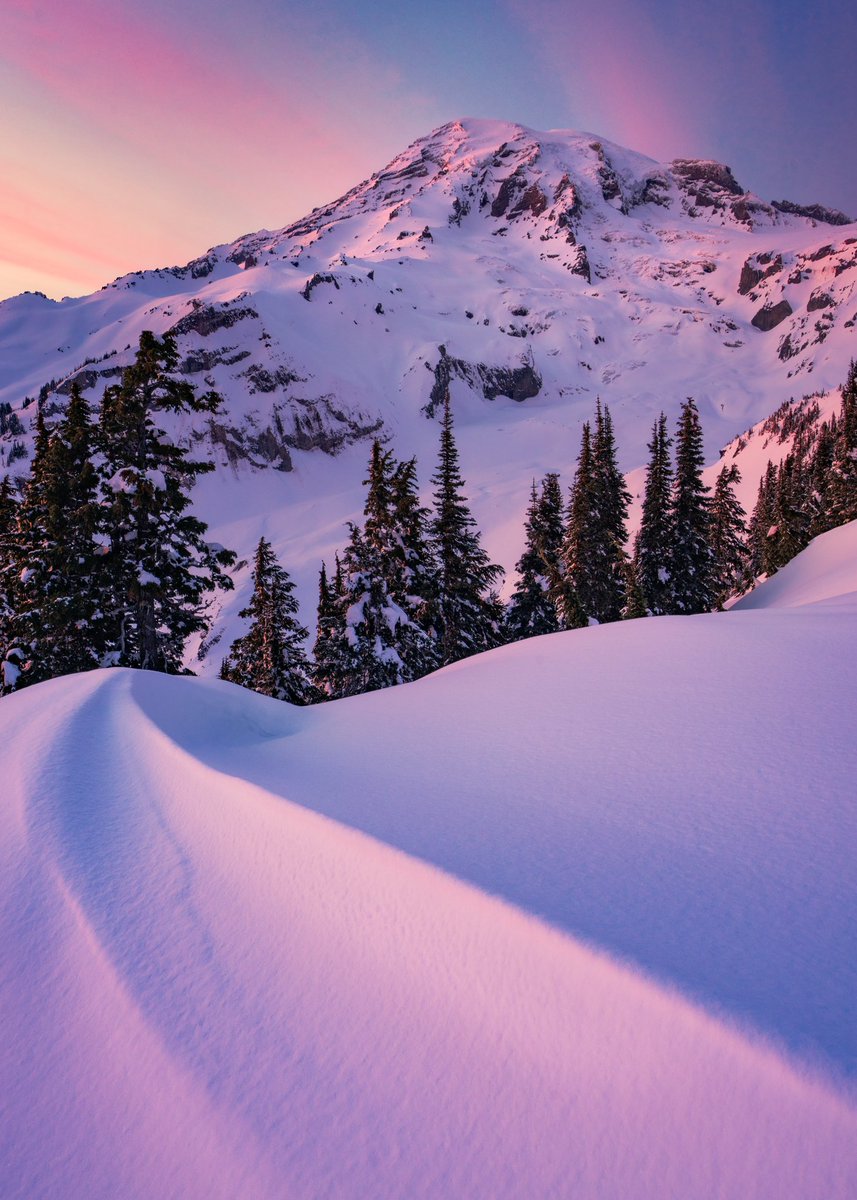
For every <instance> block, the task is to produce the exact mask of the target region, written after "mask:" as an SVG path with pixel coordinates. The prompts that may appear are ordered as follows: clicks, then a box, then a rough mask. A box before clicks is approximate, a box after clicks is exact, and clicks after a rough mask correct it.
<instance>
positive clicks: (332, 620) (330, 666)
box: [312, 555, 351, 700]
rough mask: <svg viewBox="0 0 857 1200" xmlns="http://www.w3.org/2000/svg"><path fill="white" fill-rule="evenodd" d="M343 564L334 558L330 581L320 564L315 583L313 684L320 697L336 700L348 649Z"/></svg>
mask: <svg viewBox="0 0 857 1200" xmlns="http://www.w3.org/2000/svg"><path fill="white" fill-rule="evenodd" d="M344 591H345V587H344V583H343V578H342V565H341V563H340V561H339V556H338V555H337V559H336V572H335V574H334V577H333V581H332V582H329V581H328V578H327V569H326V567H325V565H324V563H322V564H321V573H320V575H319V580H318V623H317V626H316V638H315V645H314V646H313V669H312V681H313V684H314V685H315V688H316V691H317V693H318V694H319V696H321V697H323V698H326V699H328V700H335V699H336V698H337V697H339V696H343V695H345V687H346V678H347V673H348V670H349V666H350V660H351V648H350V646H349V643H348V638H347V636H346V631H345V596H344Z"/></svg>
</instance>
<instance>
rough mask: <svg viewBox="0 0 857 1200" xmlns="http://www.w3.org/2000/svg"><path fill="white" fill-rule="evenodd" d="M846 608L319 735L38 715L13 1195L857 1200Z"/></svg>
mask: <svg viewBox="0 0 857 1200" xmlns="http://www.w3.org/2000/svg"><path fill="white" fill-rule="evenodd" d="M853 537H854V530H853V529H851V530H840V531H836V532H835V534H833V535H829V537H828V538H825V539H821V540H820V541H819V542H818V543H816V545H815V546H814V547H811V548H810V550H809V551H807V552H806V554H805V555H804V556H801V558H800V559H798V560H796V561H795V563H794V564H792V566H791V567H790V568H788V569H787V571H784V572H783V573H782V580H783V581H784V583H785V582H786V581H787V580H788V578H789V576H791V578H792V579H793V580H794V579H796V578H797V577H799V576H800V575H801V574H802V575H803V576H804V577H805V579H806V580H809V578H810V576H814V575H815V572H816V567H817V565H818V564H817V563H816V559H817V558H819V557H821V558H823V559H824V561H825V562H826V563H827V566H828V567H831V570H830V571H828V576H827V578H828V580H829V581H830V580H832V579H833V571H832V560H833V557H834V552H833V551H830V550H829V549H828V551H825V546H827V547H828V548H829V547H830V546H834V547H836V545H837V544H839V551H837V553H839V552H840V551H841V553H843V554H846V553H850V554H852V561H853ZM849 539H851V540H850V541H849ZM802 564H803V565H802ZM816 578H818V579H820V578H821V574H819V575H818V576H816ZM773 583H776V580H775V581H773ZM768 586H769V588H771V587H772V586H773V584H771V585H768ZM839 587H840V584H839V583H838V582H836V583H835V584H833V583H830V582H828V584H827V585H825V584H823V582H819V583H818V584H817V586H816V588H815V597H814V598H815V599H816V600H818V601H822V602H821V603H814V604H808V603H806V602H805V600H802V599H800V597H798V599H797V600H795V603H797V604H799V605H801V607H795V608H777V607H771V608H770V609H768V610H763V611H755V612H740V611H739V612H730V613H726V614H718V615H712V616H710V617H690V618H660V619H658V620H649V621H636V622H629V623H626V624H622V625H614V626H608V627H604V628H593V629H589V630H582V631H578V632H575V633H570V634H559V635H555V636H553V637H548V638H539V639H536V640H533V641H531V642H529V643H521V644H518V645H515V646H511V647H507V648H505V649H503V650H501V651H497V652H494V653H492V654H490V655H485V656H481V657H480V658H476V659H472V660H470V661H467V662H464V663H461V664H458V665H457V666H455V667H453V668H450V669H447V670H446V671H443V672H440V673H439V674H437V675H435V676H433V677H431V678H429V679H426V680H424V681H422V682H421V683H419V684H414V685H410V686H408V687H405V688H398V689H393V690H390V691H387V692H383V693H376V694H374V695H370V696H365V697H359V698H356V699H353V700H348V701H340V702H337V703H334V704H329V705H324V706H319V707H317V708H314V709H310V710H298V709H294V708H291V707H289V706H288V705H285V704H281V703H278V702H275V701H269V700H265V699H263V698H261V697H258V696H255V695H252V694H250V693H247V692H244V691H241V690H240V689H238V688H235V687H233V686H231V685H228V684H223V683H218V682H214V681H211V682H209V681H200V680H189V679H181V678H178V679H177V678H165V677H160V676H156V675H148V674H145V673H134V672H129V671H109V672H108V671H105V672H93V673H91V674H88V675H84V676H77V677H72V678H68V679H61V680H56V681H53V682H52V683H48V684H42V685H38V686H36V687H33V688H31V689H29V690H27V691H25V692H23V693H21V694H19V695H16V696H13V697H10V698H9V699H7V700H4V701H3V702H2V703H0V723H2V730H0V778H2V780H3V787H2V802H0V859H2V861H0V907H1V908H2V942H0V1028H2V1039H0V1194H2V1196H3V1197H4V1200H12V1198H16V1200H18V1198H20V1200H24V1198H26V1200H38V1198H45V1200H47V1198H50V1200H61V1198H74V1200H83V1198H86V1200H108V1198H109V1200H115V1198H117V1197H121V1198H122V1200H134V1198H140V1200H142V1198H146V1200H149V1198H151V1197H158V1198H159V1200H160V1198H165V1200H166V1198H175V1200H179V1198H182V1200H187V1198H191V1200H196V1198H197V1197H198V1198H199V1200H203V1198H204V1200H214V1198H219V1197H223V1198H228V1200H235V1198H237V1197H242V1198H243V1197H247V1198H248V1200H257V1198H258V1200H265V1198H268V1197H277V1198H278V1200H279V1198H280V1197H311V1198H313V1200H314V1198H317V1197H348V1198H352V1197H353V1198H355V1200H356V1198H360V1200H364V1198H366V1197H373V1198H376V1197H377V1198H386V1197H390V1198H397V1200H398V1198H400V1197H408V1198H409V1200H410V1198H418V1197H438V1198H440V1197H443V1198H445V1200H446V1198H450V1197H451V1198H459V1197H462V1198H464V1197H467V1198H468V1200H470V1198H473V1197H479V1198H485V1200H497V1198H501V1197H515V1198H522V1200H523V1198H526V1200H533V1198H538V1200H541V1198H543V1197H574V1198H575V1200H612V1198H616V1200H620V1198H621V1200H629V1198H633V1200H666V1198H669V1197H675V1198H676V1200H679V1198H680V1200H713V1198H718V1197H721V1198H723V1200H727V1198H728V1200H734V1198H737V1197H740V1198H741V1200H752V1198H755V1197H759V1198H761V1197H766V1198H767V1197H771V1198H774V1197H775V1198H777V1200H782V1198H786V1200H788V1198H794V1200H810V1198H816V1197H818V1198H822V1197H823V1198H824V1200H835V1198H838V1197H841V1198H843V1200H845V1198H849V1200H850V1198H853V1197H854V1195H857V1106H855V1102H854V1099H853V1080H854V1077H855V1075H857V1022H855V1010H854V996H855V995H857V934H856V933H855V930H857V867H855V855H854V847H855V845H857V805H855V799H854V794H855V788H854V779H855V777H857V748H855V740H854V735H853V711H854V705H853V701H854V687H853V662H854V652H855V649H856V648H857V603H855V600H854V597H853V596H852V597H851V598H850V599H848V600H841V601H840V602H838V603H836V604H827V603H824V602H823V601H824V598H825V596H829V595H832V594H835V595H841V593H840V591H838V590H836V589H839ZM831 588H834V590H833V591H831ZM825 589H827V590H825ZM763 594H764V592H760V595H763ZM769 594H770V592H769ZM801 594H802V593H801ZM836 1081H838V1082H836Z"/></svg>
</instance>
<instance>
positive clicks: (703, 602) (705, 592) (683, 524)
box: [668, 398, 716, 613]
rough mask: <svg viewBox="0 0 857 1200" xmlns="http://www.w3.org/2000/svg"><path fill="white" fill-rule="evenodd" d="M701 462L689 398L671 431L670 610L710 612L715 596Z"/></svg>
mask: <svg viewBox="0 0 857 1200" xmlns="http://www.w3.org/2000/svg"><path fill="white" fill-rule="evenodd" d="M704 463H705V458H704V455H703V447H702V428H701V426H700V423H699V413H698V411H697V408H696V404H695V402H694V401H693V399H692V398H688V400H686V401H685V403H684V404H683V405H682V409H681V415H680V417H679V423H678V432H677V435H676V471H675V481H674V483H673V492H672V508H671V512H672V526H673V539H672V549H671V553H670V561H669V568H668V569H669V576H670V585H671V589H672V602H671V604H672V611H673V612H676V613H702V612H710V611H711V609H712V608H713V606H714V601H715V596H716V580H715V576H714V568H713V555H712V551H711V543H710V536H711V502H710V499H709V497H708V495H707V493H708V491H709V489H708V487H707V486H706V485H705V484H704V483H703V482H702V469H703V466H704Z"/></svg>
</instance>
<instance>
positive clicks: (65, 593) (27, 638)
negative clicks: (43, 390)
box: [7, 388, 103, 689]
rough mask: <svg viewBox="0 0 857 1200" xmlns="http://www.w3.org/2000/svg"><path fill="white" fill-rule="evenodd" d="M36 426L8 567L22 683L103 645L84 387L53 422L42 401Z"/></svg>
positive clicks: (88, 664)
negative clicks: (56, 422) (52, 423)
mask: <svg viewBox="0 0 857 1200" xmlns="http://www.w3.org/2000/svg"><path fill="white" fill-rule="evenodd" d="M36 430H37V432H36V447H35V454H34V458H33V464H32V470H31V474H30V478H29V480H28V481H27V484H26V486H25V488H24V494H23V498H22V501H21V503H20V505H19V506H18V508H17V512H16V525H15V531H14V549H13V553H12V557H11V561H10V564H9V565H10V566H11V572H7V573H8V574H10V575H11V579H10V584H11V586H10V589H9V591H10V599H11V604H12V610H13V611H12V614H11V617H10V620H9V629H8V634H7V636H8V640H9V641H10V643H13V644H14V649H15V657H16V662H17V665H18V666H19V668H20V670H19V673H18V674H17V676H16V678H15V681H14V686H15V688H16V689H18V688H21V687H26V686H27V685H29V684H32V683H38V682H40V681H42V680H45V679H51V678H53V677H54V676H56V675H65V674H68V673H70V672H72V671H83V670H88V669H90V668H92V667H95V666H97V665H98V662H99V656H100V651H101V650H103V646H100V645H99V641H100V637H99V634H100V633H101V632H102V631H103V621H102V620H101V616H102V614H101V612H100V602H99V601H100V582H101V572H100V570H99V565H100V556H99V555H98V553H97V547H96V543H95V541H94V534H95V530H96V526H97V513H98V508H97V504H96V491H97V480H96V475H95V469H94V467H93V463H92V424H91V421H90V417H89V408H88V405H87V404H86V402H85V401H84V399H83V397H82V395H81V393H80V391H79V389H77V388H73V389H72V392H71V397H70V401H69V406H68V408H67V410H66V414H65V417H64V419H63V420H62V421H61V422H60V424H59V425H58V426H57V427H55V428H54V429H53V430H48V428H47V426H46V424H45V421H44V415H43V412H42V410H41V409H40V410H39V412H38V414H37V425H36ZM10 673H13V672H10Z"/></svg>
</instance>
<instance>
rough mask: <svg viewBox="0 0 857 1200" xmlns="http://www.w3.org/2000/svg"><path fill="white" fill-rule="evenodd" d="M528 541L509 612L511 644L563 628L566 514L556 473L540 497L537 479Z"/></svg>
mask: <svg viewBox="0 0 857 1200" xmlns="http://www.w3.org/2000/svg"><path fill="white" fill-rule="evenodd" d="M525 539H526V545H525V551H523V554H522V556H521V558H520V559H519V562H517V565H516V568H515V569H516V571H517V574H519V582H517V586H516V588H515V592H514V593H513V596H511V600H510V601H509V608H508V611H507V636H508V638H509V641H519V640H521V638H525V637H535V636H538V635H540V634H553V632H556V631H557V630H558V629H561V619H559V614H558V611H557V596H558V594H559V590H561V588H559V584H561V582H562V580H561V563H562V539H563V515H562V493H561V491H559V476H558V475H557V474H556V472H550V473H549V474H547V475H545V478H544V480H543V482H541V493H540V494H539V493H538V492H537V488H535V480H533V487H532V492H531V500H529V506H528V509H527V517H526V521H525Z"/></svg>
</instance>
